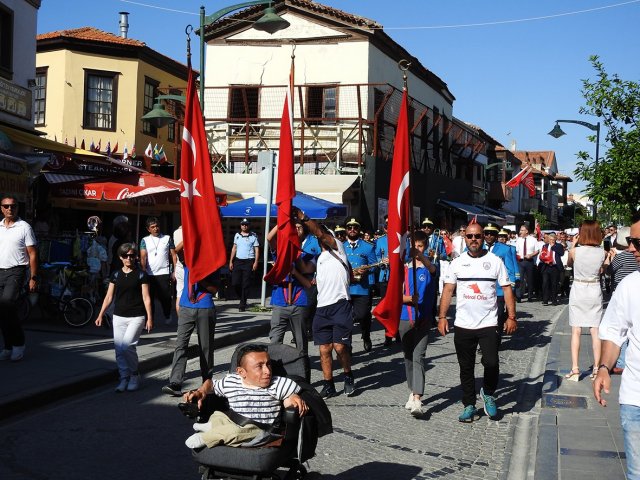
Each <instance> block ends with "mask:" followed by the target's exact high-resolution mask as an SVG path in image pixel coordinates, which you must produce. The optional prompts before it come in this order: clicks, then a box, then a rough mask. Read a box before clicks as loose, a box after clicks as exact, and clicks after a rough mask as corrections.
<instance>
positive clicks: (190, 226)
mask: <svg viewBox="0 0 640 480" xmlns="http://www.w3.org/2000/svg"><path fill="white" fill-rule="evenodd" d="M145 154H146V152H145ZM180 161H181V167H180V183H181V187H180V191H181V193H180V212H181V215H182V237H183V240H182V241H183V244H184V260H185V264H186V266H187V268H188V269H189V296H190V297H191V298H193V296H194V289H193V286H194V285H195V284H196V282H199V281H200V280H202V279H204V278H206V277H207V276H209V275H211V274H212V273H213V272H215V271H216V270H218V269H219V268H220V267H221V266H223V265H224V264H225V262H226V257H227V252H226V249H225V245H224V238H223V236H222V223H221V221H220V210H219V209H218V208H217V206H216V196H215V189H214V186H213V175H212V172H211V159H210V158H209V146H208V144H207V135H206V133H205V130H204V120H203V118H202V110H201V109H200V102H199V101H198V94H197V89H196V84H195V80H194V78H193V70H192V69H191V65H189V79H188V83H187V98H186V107H185V115H184V129H183V134H182V155H181V157H180Z"/></svg>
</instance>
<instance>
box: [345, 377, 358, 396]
mask: <svg viewBox="0 0 640 480" xmlns="http://www.w3.org/2000/svg"><path fill="white" fill-rule="evenodd" d="M355 392H356V387H355V385H354V380H353V375H345V377H344V394H345V395H346V396H347V397H351V396H353V394H354V393H355Z"/></svg>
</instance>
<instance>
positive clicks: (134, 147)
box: [131, 143, 136, 158]
mask: <svg viewBox="0 0 640 480" xmlns="http://www.w3.org/2000/svg"><path fill="white" fill-rule="evenodd" d="M131 158H136V144H135V143H134V144H133V146H132V147H131Z"/></svg>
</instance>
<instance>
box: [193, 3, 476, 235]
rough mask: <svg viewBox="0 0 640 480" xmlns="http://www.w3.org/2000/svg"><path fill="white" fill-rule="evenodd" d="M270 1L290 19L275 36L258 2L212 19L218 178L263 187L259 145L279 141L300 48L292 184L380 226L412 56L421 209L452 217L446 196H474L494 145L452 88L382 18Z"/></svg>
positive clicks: (250, 190) (209, 67)
mask: <svg viewBox="0 0 640 480" xmlns="http://www.w3.org/2000/svg"><path fill="white" fill-rule="evenodd" d="M274 7H275V8H276V11H277V13H278V14H279V15H280V16H281V17H283V18H284V19H285V20H287V21H288V22H289V24H290V26H289V27H288V28H287V29H285V30H281V31H279V32H276V33H274V34H272V35H271V34H268V33H266V32H261V31H257V30H254V29H252V28H251V23H252V22H253V21H255V20H257V19H258V18H259V17H260V16H261V15H262V7H261V6H255V7H251V8H247V9H245V10H242V11H240V12H239V13H236V14H234V15H230V16H228V17H225V18H223V19H221V20H219V21H217V22H215V23H213V24H211V25H208V26H207V27H205V29H204V39H205V41H206V44H207V49H206V69H205V73H206V75H205V85H206V88H205V102H204V103H205V109H204V115H205V124H206V129H207V131H208V132H209V142H210V150H211V153H212V160H213V162H214V171H215V181H216V186H217V187H220V188H222V189H223V190H225V191H228V192H230V193H232V194H233V193H237V194H238V195H242V196H253V195H255V194H256V191H257V187H256V186H255V185H256V174H257V173H258V171H259V166H258V165H259V164H258V161H257V158H258V153H259V152H261V151H265V150H273V151H277V150H278V142H279V128H280V117H281V112H282V105H283V101H284V96H285V88H286V83H287V78H288V74H289V71H290V66H291V56H292V54H294V55H295V79H294V83H295V99H294V117H295V118H294V137H295V138H294V150H295V152H294V154H295V157H296V165H297V167H296V173H297V176H296V185H297V187H298V188H299V189H300V190H302V191H304V192H305V193H309V194H313V195H316V196H319V197H322V198H326V199H328V200H332V201H336V200H338V201H340V203H344V204H345V205H347V206H348V207H349V209H350V210H349V211H350V214H351V215H356V216H359V217H360V218H361V221H363V222H364V224H365V225H367V226H368V227H374V228H375V227H377V225H378V224H379V223H380V222H381V221H382V216H383V215H384V214H385V213H386V202H387V198H388V188H389V176H390V170H391V162H390V160H391V158H392V153H393V140H394V135H395V126H396V122H397V117H398V107H399V104H400V99H401V96H402V87H403V78H402V71H401V70H400V69H399V68H398V63H399V62H400V61H401V60H407V61H408V62H410V64H411V65H410V67H409V69H408V71H407V76H408V82H407V83H408V90H409V96H410V107H409V109H410V111H409V117H410V118H409V124H410V128H411V143H412V158H411V162H412V166H413V177H412V182H413V185H414V186H415V188H414V195H413V198H414V204H415V205H416V207H417V208H416V216H417V217H424V216H430V217H432V218H433V217H435V218H436V220H437V221H441V222H447V221H448V217H447V215H446V214H445V213H444V212H443V209H441V208H440V207H438V201H439V200H441V199H448V200H452V201H458V202H463V203H472V202H473V201H474V197H473V195H472V193H471V192H472V190H473V180H472V179H473V166H474V165H475V164H476V160H477V159H478V158H479V155H481V154H484V151H485V150H486V148H487V144H486V142H485V139H484V138H483V137H482V135H481V134H480V133H479V132H478V131H477V129H474V128H471V127H469V126H468V125H466V124H464V122H461V121H458V120H456V119H454V117H453V102H454V100H455V97H454V96H453V94H452V93H451V92H450V91H449V88H448V87H447V84H446V83H445V82H444V81H443V80H442V79H441V78H440V77H438V76H437V75H436V74H435V73H433V72H431V71H430V70H428V69H427V68H426V67H425V66H423V65H422V64H421V63H420V61H419V60H418V59H417V58H415V57H413V56H412V55H411V54H410V53H409V52H408V51H406V50H405V49H404V48H403V47H402V46H401V45H399V44H397V43H396V42H395V41H393V40H392V39H391V38H390V37H389V36H388V35H387V34H386V33H385V32H384V30H383V28H382V26H381V25H380V24H379V23H377V22H376V21H374V20H371V19H367V18H364V17H360V16H357V15H353V14H350V13H348V12H344V11H342V10H338V9H335V8H331V7H327V6H324V5H321V4H319V3H317V2H312V1H309V0H281V1H277V2H274Z"/></svg>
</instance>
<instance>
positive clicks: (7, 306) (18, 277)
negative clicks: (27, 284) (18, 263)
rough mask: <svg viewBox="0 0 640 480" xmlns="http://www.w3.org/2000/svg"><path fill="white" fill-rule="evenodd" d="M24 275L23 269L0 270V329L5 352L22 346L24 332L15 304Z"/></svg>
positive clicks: (25, 270) (24, 269) (25, 271)
mask: <svg viewBox="0 0 640 480" xmlns="http://www.w3.org/2000/svg"><path fill="white" fill-rule="evenodd" d="M26 273H27V269H26V268H25V267H13V268H7V269H5V270H0V329H1V330H2V336H3V338H4V349H5V350H11V349H12V348H13V347H21V346H23V345H24V330H22V325H20V319H19V318H18V312H17V311H16V303H17V301H18V298H19V296H20V288H21V286H22V285H23V284H24V281H25V276H26Z"/></svg>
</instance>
